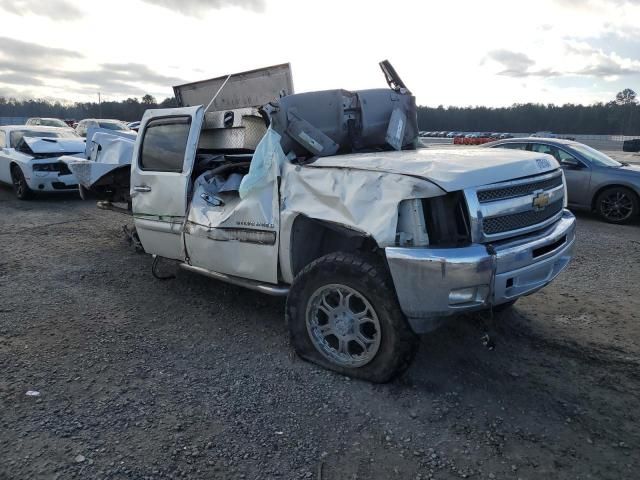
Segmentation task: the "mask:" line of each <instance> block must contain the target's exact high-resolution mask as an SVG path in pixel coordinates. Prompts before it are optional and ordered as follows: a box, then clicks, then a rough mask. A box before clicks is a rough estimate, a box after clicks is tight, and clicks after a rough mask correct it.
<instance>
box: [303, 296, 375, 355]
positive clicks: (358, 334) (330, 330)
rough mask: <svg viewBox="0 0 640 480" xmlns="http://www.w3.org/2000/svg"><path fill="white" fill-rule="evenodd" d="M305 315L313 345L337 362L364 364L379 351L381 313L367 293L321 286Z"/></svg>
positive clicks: (308, 305) (310, 301) (312, 297)
mask: <svg viewBox="0 0 640 480" xmlns="http://www.w3.org/2000/svg"><path fill="white" fill-rule="evenodd" d="M305 317H306V324H307V332H308V334H309V338H310V339H311V342H312V343H313V346H314V347H315V348H316V349H317V350H318V351H319V352H320V353H321V354H322V355H323V356H324V357H325V358H326V359H328V360H330V361H331V362H333V363H335V364H337V365H340V366H342V367H349V368H357V367H362V366H364V365H366V364H367V363H369V362H371V361H372V360H373V359H374V357H375V356H376V354H377V353H378V350H379V348H380V339H381V328H380V321H379V320H378V315H377V314H376V312H375V310H374V308H373V306H372V305H371V303H370V302H369V301H368V300H367V299H366V298H365V297H364V295H362V294H360V293H359V292H358V291H357V290H354V289H353V288H351V287H347V286H346V285H341V284H330V285H324V286H322V287H320V288H319V289H317V290H316V291H315V292H314V293H313V294H312V295H311V297H310V299H309V302H308V304H307V311H306V315H305Z"/></svg>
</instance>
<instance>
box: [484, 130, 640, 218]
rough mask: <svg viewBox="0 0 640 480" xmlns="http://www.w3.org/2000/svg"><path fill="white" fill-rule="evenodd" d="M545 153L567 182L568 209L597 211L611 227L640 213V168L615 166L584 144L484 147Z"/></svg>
mask: <svg viewBox="0 0 640 480" xmlns="http://www.w3.org/2000/svg"><path fill="white" fill-rule="evenodd" d="M483 147H484V148H513V149H519V150H529V151H533V152H539V153H547V154H549V155H551V156H552V157H554V158H555V159H556V160H557V161H558V162H559V163H560V166H561V167H562V169H563V171H564V175H565V178H566V179H567V190H568V199H569V200H568V201H569V207H570V208H574V209H582V210H592V211H596V212H597V213H598V214H599V215H600V216H601V217H602V218H603V219H604V220H606V221H607V222H611V223H626V222H629V221H631V220H632V219H633V218H634V217H637V216H638V214H639V213H640V167H638V166H632V165H629V164H628V163H623V162H618V161H617V160H614V159H613V158H611V157H609V156H607V155H605V154H604V153H602V152H600V151H598V150H595V149H594V148H591V147H589V146H588V145H585V144H583V143H579V142H574V141H571V140H562V139H556V138H534V137H529V138H512V139H509V140H499V141H497V142H491V143H487V144H485V145H483Z"/></svg>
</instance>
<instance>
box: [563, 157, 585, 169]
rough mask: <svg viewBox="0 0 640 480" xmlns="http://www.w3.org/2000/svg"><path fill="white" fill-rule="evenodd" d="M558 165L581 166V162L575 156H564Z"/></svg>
mask: <svg viewBox="0 0 640 480" xmlns="http://www.w3.org/2000/svg"><path fill="white" fill-rule="evenodd" d="M560 165H562V166H563V167H569V168H582V164H581V163H580V162H579V161H578V160H576V159H575V158H565V159H564V160H562V162H560Z"/></svg>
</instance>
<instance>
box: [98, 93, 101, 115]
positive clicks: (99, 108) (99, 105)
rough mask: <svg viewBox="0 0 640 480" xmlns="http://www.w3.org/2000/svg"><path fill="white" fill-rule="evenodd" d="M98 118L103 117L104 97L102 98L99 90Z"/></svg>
mask: <svg viewBox="0 0 640 480" xmlns="http://www.w3.org/2000/svg"><path fill="white" fill-rule="evenodd" d="M98 118H102V99H101V98H100V92H98Z"/></svg>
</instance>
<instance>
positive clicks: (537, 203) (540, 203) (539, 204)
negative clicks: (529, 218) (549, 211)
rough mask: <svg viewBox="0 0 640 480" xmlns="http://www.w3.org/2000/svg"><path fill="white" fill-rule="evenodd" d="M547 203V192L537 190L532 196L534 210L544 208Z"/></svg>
mask: <svg viewBox="0 0 640 480" xmlns="http://www.w3.org/2000/svg"><path fill="white" fill-rule="evenodd" d="M547 205H549V194H548V193H546V192H539V193H538V194H536V195H535V196H534V197H533V208H534V209H536V210H544V209H545V208H547Z"/></svg>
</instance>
